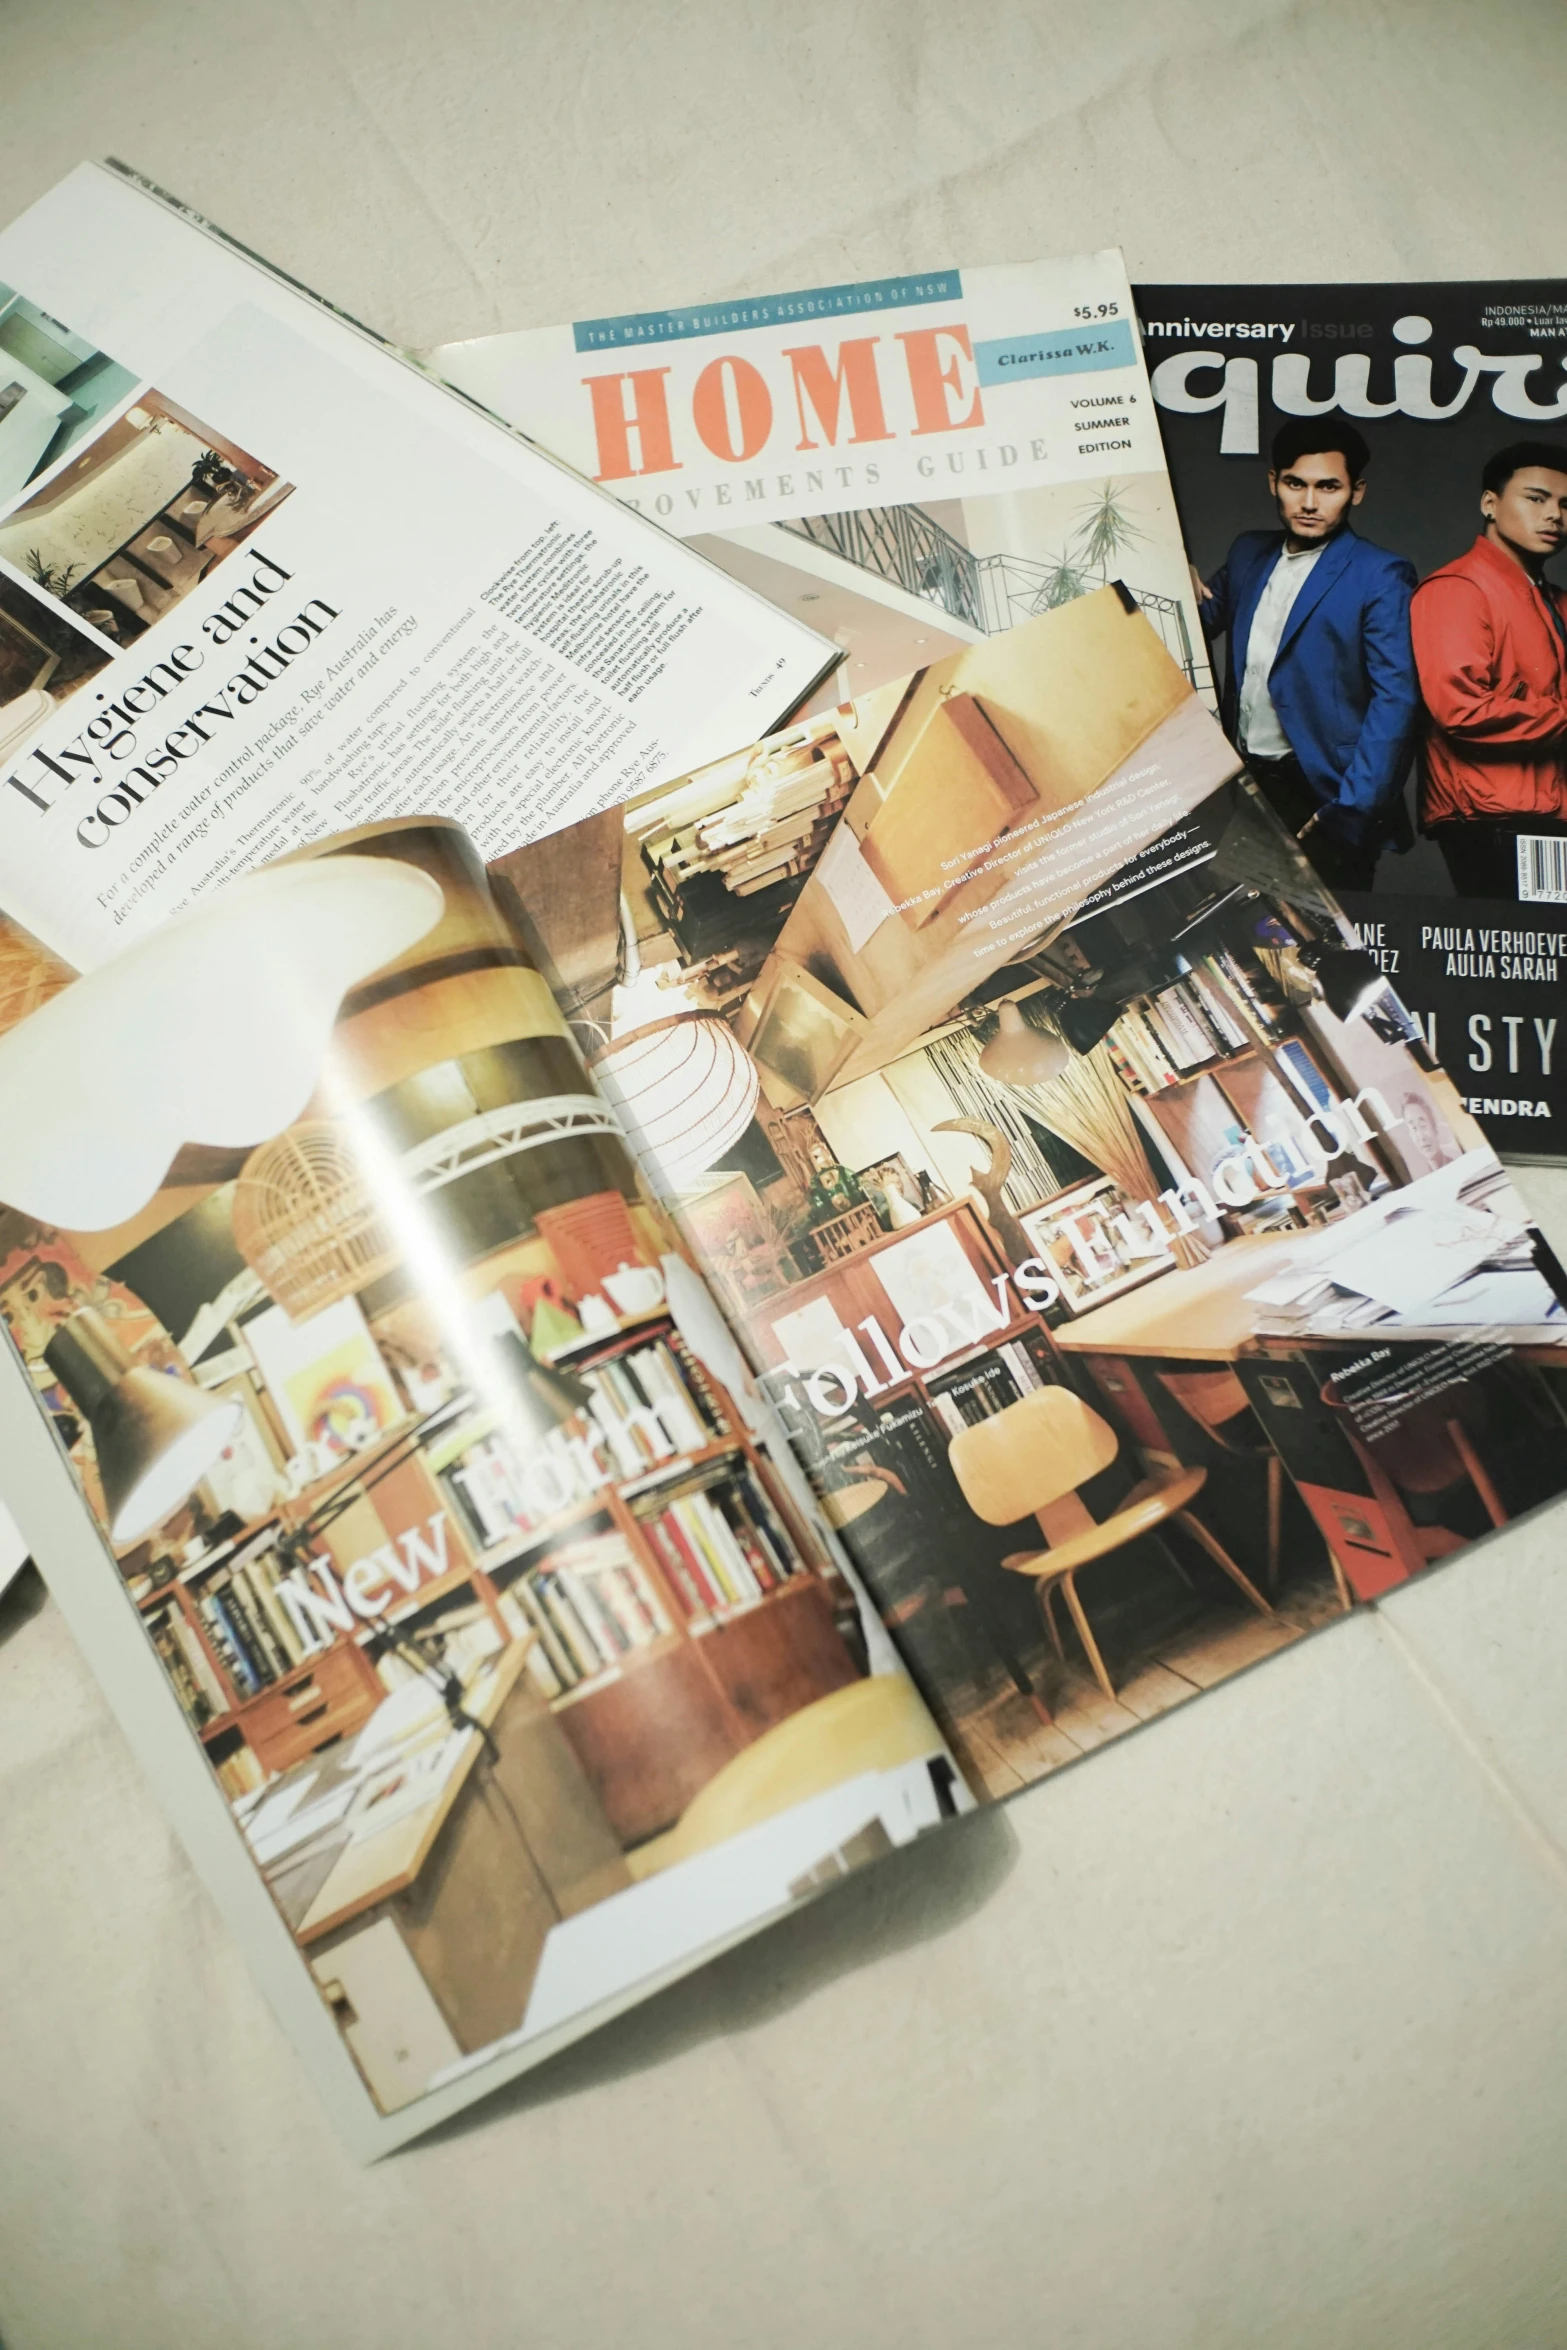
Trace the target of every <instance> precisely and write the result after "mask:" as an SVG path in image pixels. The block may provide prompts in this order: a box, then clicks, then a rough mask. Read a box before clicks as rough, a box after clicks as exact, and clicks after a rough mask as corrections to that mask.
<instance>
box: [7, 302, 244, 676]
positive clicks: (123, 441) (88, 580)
mask: <svg viewBox="0 0 1567 2350" xmlns="http://www.w3.org/2000/svg"><path fill="white" fill-rule="evenodd" d="M3 333H4V319H3V317H0V335H3ZM3 373H4V368H3V364H0V374H3ZM3 433H4V424H3V422H0V449H3V446H4V443H3ZM289 489H290V485H289V484H288V483H287V482H284V481H280V480H279V479H278V476H277V474H276V473H275V472H274V471H273V470H272V468H271V467H270V466H268V465H264V464H263V463H262V462H261V460H260V459H259V458H256V457H252V456H251V455H249V453H248V452H247V451H246V450H244V449H241V448H238V447H236V446H235V444H234V443H233V442H232V441H229V440H226V439H225V438H224V436H223V435H222V434H221V433H218V432H214V431H213V429H212V428H211V426H210V425H206V424H202V423H200V422H198V420H197V419H196V418H195V417H194V416H190V415H188V414H187V413H186V412H185V410H184V409H183V408H179V407H176V406H175V404H174V402H173V401H172V400H167V399H165V398H164V397H163V395H162V393H160V392H156V391H150V390H149V391H145V392H143V393H141V394H140V396H139V397H138V398H137V400H136V402H135V404H134V406H132V407H130V408H127V409H126V410H125V412H124V414H123V415H121V416H119V417H117V418H116V419H115V420H114V422H113V423H112V424H110V425H108V426H107V427H106V428H105V429H104V430H103V431H102V432H100V433H99V434H98V435H97V436H96V438H95V439H93V440H91V441H90V442H89V443H88V445H87V446H86V447H85V448H84V449H83V450H82V451H81V453H80V455H79V456H76V457H74V458H72V460H71V461H70V463H69V464H67V465H65V466H64V467H63V468H62V469H61V470H60V471H58V472H57V473H55V474H53V475H52V476H51V477H50V479H49V480H48V481H46V482H44V483H43V484H42V486H41V487H40V488H38V489H37V490H35V491H34V493H33V495H32V496H31V497H30V498H27V499H25V500H24V501H23V502H22V504H20V505H19V506H15V507H13V508H12V510H11V512H10V513H9V514H7V515H6V516H5V517H4V519H3V520H0V557H3V559H4V561H5V562H6V563H8V564H9V565H10V566H11V568H12V569H13V570H14V571H17V572H19V573H20V574H21V575H22V576H23V577H24V578H25V579H28V580H30V581H31V582H32V583H33V584H34V585H35V586H36V587H37V588H39V589H40V590H41V591H42V592H43V593H44V594H45V595H48V596H53V597H56V598H58V599H59V601H60V602H62V603H65V604H68V605H69V606H70V607H71V609H72V611H74V612H76V613H79V614H80V616H81V618H82V619H83V620H85V621H87V622H88V623H89V625H90V626H91V627H93V628H95V629H96V630H97V631H98V632H99V634H100V635H101V636H105V637H108V638H109V639H111V640H112V642H113V643H115V644H117V645H121V644H131V643H133V642H134V640H135V639H136V638H137V637H139V636H141V635H142V634H143V633H144V631H145V630H146V629H148V628H149V627H151V625H152V624H153V622H154V621H157V620H161V619H162V618H163V616H164V614H165V613H166V612H169V611H172V610H173V608H174V606H175V605H176V604H178V603H179V601H180V599H181V598H182V597H183V596H187V595H189V593H190V591H191V589H192V588H193V587H195V586H196V585H197V583H198V582H199V581H200V580H202V579H204V578H205V577H206V576H207V574H208V572H209V571H212V570H213V569H215V567H216V566H217V565H218V564H219V563H221V562H222V561H223V558H224V557H225V555H230V554H232V553H233V551H234V549H235V548H236V547H237V546H239V545H240V544H241V543H242V542H243V541H244V540H245V539H247V538H248V537H249V536H250V534H251V532H252V531H253V530H254V529H255V528H256V527H257V525H258V524H259V523H261V522H263V521H265V519H266V517H267V516H268V515H269V514H271V513H273V512H275V510H276V509H277V507H278V506H280V505H281V504H282V502H283V500H284V499H285V498H286V497H287V496H288V495H289Z"/></svg>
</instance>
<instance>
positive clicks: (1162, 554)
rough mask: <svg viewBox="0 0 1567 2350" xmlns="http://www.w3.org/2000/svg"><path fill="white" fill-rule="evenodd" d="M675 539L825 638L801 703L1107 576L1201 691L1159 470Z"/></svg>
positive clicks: (978, 635) (967, 639)
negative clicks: (826, 669)
mask: <svg viewBox="0 0 1567 2350" xmlns="http://www.w3.org/2000/svg"><path fill="white" fill-rule="evenodd" d="M690 544H691V545H692V546H693V547H695V548H696V549H697V550H698V551H699V552H700V553H701V554H704V555H706V556H707V557H708V559H709V561H710V562H714V563H716V564H718V566H719V568H720V569H721V570H724V571H727V572H728V573H730V575H731V576H732V577H733V578H735V579H738V580H741V581H742V582H743V583H744V584H745V585H746V586H747V587H751V588H754V589H755V590H756V591H757V593H758V594H759V595H764V596H766V597H767V599H768V601H769V602H770V603H774V604H779V605H782V606H783V608H784V609H785V610H786V611H792V612H796V613H798V615H799V617H800V618H801V619H802V620H805V621H808V622H809V624H810V626H811V627H812V628H815V629H819V630H820V631H821V633H822V634H823V635H824V636H830V637H831V638H832V639H833V640H834V642H835V643H836V644H837V645H838V646H839V647H840V648H841V650H842V653H843V659H842V661H841V663H840V664H839V667H838V669H837V670H836V672H835V673H834V678H833V680H832V681H830V685H829V686H828V687H826V688H824V689H823V691H822V693H821V694H819V695H818V697H817V699H816V700H815V701H814V702H813V703H812V704H811V708H812V709H813V710H814V709H817V708H826V707H828V706H829V705H830V703H831V702H835V701H844V700H847V699H850V698H852V697H854V696H857V695H859V694H861V693H863V692H864V691H865V690H866V689H867V688H868V687H870V686H876V685H881V684H883V683H885V681H886V680H887V679H888V678H892V677H902V676H905V675H907V673H908V672H909V670H911V669H913V668H917V667H919V666H921V665H926V666H928V665H929V664H930V663H931V662H933V661H938V660H940V659H941V657H942V655H943V654H946V653H952V652H957V651H958V650H959V649H960V648H961V647H962V646H963V645H966V644H978V643H979V642H980V641H981V640H982V639H983V638H984V637H987V636H995V635H999V634H1001V633H1002V632H1004V631H1005V630H1007V629H1009V628H1014V627H1016V626H1018V624H1019V623H1020V622H1022V621H1025V620H1031V619H1036V618H1037V617H1038V616H1039V614H1041V613H1043V612H1053V611H1055V610H1056V609H1057V608H1058V607H1059V606H1060V605H1062V604H1067V603H1071V602H1073V601H1075V599H1076V598H1077V597H1079V596H1084V595H1091V594H1092V593H1093V591H1094V590H1095V589H1096V588H1101V587H1107V586H1108V585H1109V584H1110V583H1111V581H1112V580H1115V579H1117V578H1120V579H1122V580H1124V582H1125V584H1126V588H1127V592H1128V593H1129V594H1130V595H1131V596H1132V597H1133V598H1134V599H1135V601H1136V603H1137V604H1138V606H1139V608H1140V609H1141V610H1142V611H1143V612H1144V613H1145V614H1146V615H1147V618H1148V620H1149V622H1150V624H1151V626H1152V627H1154V628H1155V629H1156V630H1157V631H1158V633H1159V635H1160V637H1161V639H1162V641H1163V642H1164V644H1165V647H1166V649H1167V650H1168V651H1169V652H1170V654H1171V655H1172V656H1173V658H1174V659H1175V660H1176V662H1177V663H1178V664H1179V665H1180V667H1181V668H1182V669H1183V670H1184V672H1185V674H1186V677H1187V679H1188V681H1189V682H1190V683H1191V684H1192V685H1194V686H1196V688H1197V689H1198V691H1199V692H1200V693H1203V694H1204V695H1206V696H1207V697H1208V698H1209V700H1210V701H1211V700H1212V699H1213V678H1212V672H1211V669H1210V667H1209V663H1208V656H1207V651H1206V648H1205V646H1204V644H1203V642H1202V639H1201V633H1200V631H1199V632H1197V633H1196V634H1195V636H1194V632H1193V629H1192V627H1191V626H1190V625H1189V624H1188V622H1187V619H1186V612H1185V605H1184V603H1183V596H1184V595H1185V593H1186V585H1187V583H1186V574H1185V557H1184V555H1183V554H1182V552H1181V534H1180V525H1179V523H1178V522H1177V520H1176V516H1175V505H1174V500H1173V499H1172V497H1171V494H1170V487H1169V483H1168V482H1167V481H1166V480H1165V479H1164V477H1163V475H1162V474H1157V475H1156V474H1135V475H1131V476H1127V477H1115V476H1109V475H1107V476H1106V477H1105V478H1104V479H1103V480H1099V481H1093V480H1089V481H1071V482H1056V483H1053V484H1051V485H1049V486H1048V487H1043V488H1035V489H1029V490H1023V491H1016V490H1014V491H1009V492H1004V493H996V494H989V495H983V496H979V495H970V496H967V497H937V496H934V495H932V496H931V497H929V498H927V499H925V500H924V501H923V502H922V503H920V504H919V505H901V506H858V507H853V508H851V509H849V510H848V511H847V512H844V513H840V514H802V515H799V516H797V517H795V518H794V519H793V520H791V521H788V522H766V523H758V524H752V525H750V526H749V527H741V528H738V529H734V530H723V531H709V532H705V533H703V534H702V535H701V536H699V537H695V538H693V539H692V540H691V541H690Z"/></svg>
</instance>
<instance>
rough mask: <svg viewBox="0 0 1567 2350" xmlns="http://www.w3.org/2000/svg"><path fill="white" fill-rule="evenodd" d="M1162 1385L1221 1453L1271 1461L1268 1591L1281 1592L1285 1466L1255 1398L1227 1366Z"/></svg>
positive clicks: (1169, 1377)
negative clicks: (1262, 1423) (1263, 1425)
mask: <svg viewBox="0 0 1567 2350" xmlns="http://www.w3.org/2000/svg"><path fill="white" fill-rule="evenodd" d="M1158 1380H1159V1384H1160V1386H1161V1387H1162V1388H1163V1389H1164V1391H1165V1393H1166V1394H1167V1395H1169V1396H1172V1397H1173V1398H1174V1400H1175V1401H1176V1402H1177V1403H1178V1404H1179V1405H1180V1407H1181V1409H1182V1411H1183V1412H1185V1413H1186V1415H1187V1417H1188V1418H1189V1419H1193V1420H1195V1421H1196V1423H1197V1425H1198V1427H1199V1428H1200V1429H1201V1430H1202V1432H1203V1434H1204V1435H1205V1436H1207V1437H1209V1438H1211V1439H1212V1441H1213V1442H1214V1443H1215V1444H1216V1445H1217V1446H1218V1447H1219V1450H1220V1451H1221V1452H1227V1453H1232V1454H1233V1455H1234V1456H1235V1458H1236V1459H1237V1460H1245V1461H1266V1463H1267V1475H1268V1589H1269V1591H1270V1592H1274V1593H1276V1592H1277V1591H1278V1588H1279V1549H1280V1543H1281V1539H1282V1529H1283V1517H1284V1463H1283V1462H1282V1461H1281V1460H1280V1458H1279V1456H1278V1454H1277V1453H1276V1452H1275V1451H1274V1449H1273V1447H1272V1445H1271V1444H1270V1443H1269V1442H1268V1439H1267V1436H1266V1434H1265V1433H1264V1431H1263V1430H1262V1428H1261V1427H1259V1425H1258V1422H1257V1416H1256V1414H1255V1412H1254V1411H1253V1410H1252V1408H1251V1399H1250V1397H1249V1396H1248V1395H1247V1393H1246V1390H1245V1388H1244V1387H1243V1386H1242V1385H1241V1383H1240V1381H1239V1379H1238V1378H1237V1377H1236V1375H1235V1373H1234V1372H1233V1371H1232V1370H1231V1369H1230V1368H1229V1366H1228V1365H1227V1364H1224V1365H1220V1366H1218V1367H1216V1368H1215V1369H1213V1370H1211V1371H1160V1372H1159V1373H1158Z"/></svg>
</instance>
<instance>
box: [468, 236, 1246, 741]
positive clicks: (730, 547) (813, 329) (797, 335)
mask: <svg viewBox="0 0 1567 2350" xmlns="http://www.w3.org/2000/svg"><path fill="white" fill-rule="evenodd" d="M429 362H430V364H431V366H432V367H434V368H436V369H437V370H438V371H439V372H440V373H441V374H442V375H443V376H444V377H445V378H446V379H447V380H448V381H449V382H451V383H454V384H457V385H459V386H460V387H461V388H462V389H463V390H464V391H467V392H469V393H471V394H472V396H473V397H474V398H475V399H477V400H480V401H482V402H483V403H484V405H485V406H486V407H488V408H490V409H492V410H493V411H494V412H495V413H496V414H497V415H499V416H503V417H505V418H506V419H507V421H508V422H510V423H512V424H515V425H518V426H520V427H521V428H522V430H524V431H525V432H527V433H529V434H530V435H531V436H532V437H533V438H534V439H535V440H537V441H539V442H541V443H542V444H543V446H544V447H545V448H547V449H551V450H553V451H554V453H555V454H556V456H558V457H563V458H564V459H565V460H566V461H567V462H568V463H569V464H571V465H574V466H576V467H577V469H578V470H579V471H580V472H582V473H584V474H586V475H587V476H588V477H589V478H590V479H592V480H596V481H600V482H602V483H603V484H604V486H605V488H607V489H610V490H613V491H614V492H615V494H616V495H617V496H618V497H620V498H621V499H623V500H624V502H625V503H626V504H627V505H629V506H633V507H635V508H636V509H637V510H638V511H639V512H641V513H643V514H649V515H652V516H653V517H654V518H655V519H656V520H657V521H659V522H661V523H662V524H663V526H664V528H665V529H666V530H670V531H674V532H676V533H677V534H678V535H679V536H680V537H682V538H684V539H685V540H686V541H687V542H688V543H689V544H691V545H693V546H696V547H699V548H700V549H701V551H702V552H703V553H704V554H706V555H709V556H711V558H712V560H713V561H714V562H715V563H718V564H721V565H722V566H723V568H724V569H725V570H726V571H729V572H731V573H732V574H733V576H734V577H735V578H736V579H739V580H744V581H745V582H746V583H747V584H748V585H750V586H752V587H755V588H757V589H759V590H760V591H761V592H762V593H763V594H764V595H766V596H768V597H770V598H771V599H772V601H773V602H774V603H776V604H778V605H779V606H781V607H782V608H783V609H784V610H785V611H789V612H794V613H797V614H798V615H799V617H800V618H801V619H804V620H809V621H810V623H811V625H812V627H814V628H818V629H820V630H822V631H823V632H824V633H825V634H827V635H829V636H831V637H832V638H833V639H834V641H835V642H836V644H837V645H838V647H839V651H840V654H841V664H840V667H839V672H838V680H837V690H836V693H828V694H826V695H824V697H823V699H824V701H825V702H827V703H830V702H831V701H833V700H835V699H842V698H843V697H844V696H845V695H849V694H855V693H859V692H861V691H862V690H863V689H864V688H865V687H867V686H872V685H881V684H884V683H885V682H886V681H887V680H888V679H889V678H893V677H902V676H904V675H906V674H907V672H908V671H909V670H910V669H914V668H917V667H919V666H921V665H922V664H927V663H929V662H931V661H933V660H936V659H938V658H939V657H940V656H941V655H942V654H943V653H946V652H955V651H957V650H958V649H959V648H960V647H962V646H963V645H966V644H976V643H978V642H980V641H981V640H982V639H983V638H984V637H986V636H989V635H994V634H995V633H996V632H997V631H999V630H1002V629H1006V628H1010V627H1012V626H1014V625H1015V624H1016V623H1017V622H1019V621H1022V620H1027V619H1030V618H1032V617H1033V616H1035V615H1036V614H1038V613H1041V612H1045V611H1049V610H1052V609H1053V608H1054V607H1055V606H1056V605H1058V604H1062V603H1066V602H1068V601H1070V600H1071V599H1072V598H1073V597H1074V596H1079V595H1082V594H1084V593H1085V592H1086V591H1087V590H1089V589H1090V588H1094V587H1101V586H1103V585H1104V584H1105V583H1106V582H1107V581H1109V580H1111V579H1114V578H1119V579H1121V580H1122V581H1123V582H1124V583H1125V585H1126V586H1127V587H1129V588H1130V590H1131V592H1132V594H1133V595H1134V596H1135V597H1136V599H1137V601H1138V603H1139V605H1140V606H1141V608H1142V609H1143V611H1145V612H1146V613H1147V615H1148V618H1149V620H1150V622H1151V623H1152V625H1153V626H1154V627H1155V628H1156V629H1157V630H1158V632H1159V634H1160V636H1161V637H1162V639H1163V641H1164V643H1165V644H1166V646H1167V647H1168V648H1169V650H1170V652H1171V653H1172V655H1173V656H1174V657H1175V659H1176V660H1177V661H1178V662H1179V663H1180V665H1181V667H1182V669H1183V670H1184V671H1185V674H1186V675H1187V677H1188V678H1189V679H1190V680H1191V681H1192V683H1193V684H1195V685H1197V686H1198V687H1199V688H1200V689H1201V690H1203V691H1204V692H1207V691H1208V690H1209V688H1210V677H1211V672H1210V669H1209V666H1208V659H1207V654H1206V650H1205V646H1204V639H1203V632H1202V629H1201V626H1200V625H1199V622H1198V618H1197V607H1196V601H1195V598H1194V596H1193V593H1192V588H1191V582H1190V579H1189V576H1188V573H1187V567H1186V561H1185V557H1184V554H1183V552H1182V547H1181V536H1180V529H1179V525H1178V523H1177V521H1176V516H1175V507H1174V502H1173V500H1172V498H1171V496H1170V486H1169V482H1168V479H1167V477H1166V474H1165V468H1164V458H1163V454H1162V452H1161V449H1160V446H1159V433H1158V427H1157V424H1156V421H1155V418H1154V413H1153V406H1152V402H1151V399H1150V396H1149V390H1148V377H1147V373H1146V370H1145V368H1144V364H1143V357H1142V352H1141V350H1140V348H1139V345H1138V339H1137V335H1136V333H1135V331H1134V326H1133V322H1132V302H1131V294H1130V289H1129V287H1128V285H1127V280H1126V270H1125V267H1124V265H1123V263H1122V260H1121V256H1120V254H1119V253H1116V252H1104V253H1087V254H1079V255H1076V256H1075V257H1072V258H1070V259H1066V260H1059V261H1034V262H1028V263H1025V264H1020V265H1017V266H1012V267H1003V268H988V269H961V270H959V269H931V270H923V271H912V272H910V273H909V274H907V275H906V276H903V277H898V278H884V279H873V280H870V281H868V282H861V283H856V284H845V285H835V286H811V287H804V288H800V289H798V290H797V291H795V292H793V293H789V294H775V295H767V296H759V297H746V298H739V299H734V300H723V301H716V302H705V303H698V304H696V305H693V306H691V307H689V308H685V309H675V310H653V311H641V312H637V313H634V314H632V315H630V316H626V317H619V318H590V319H579V320H577V322H576V323H575V324H574V325H572V326H553V327H540V328H537V329H532V330H525V331H522V332H518V333H513V334H500V335H488V336H485V337H482V338H480V339H479V340H477V341H473V342H465V343H447V344H444V345H442V346H441V347H440V348H439V349H437V350H435V351H432V352H431V353H430V354H429ZM736 739H737V740H738V739H739V738H738V737H736ZM725 747H726V748H727V747H729V746H727V745H726V746H725Z"/></svg>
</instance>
